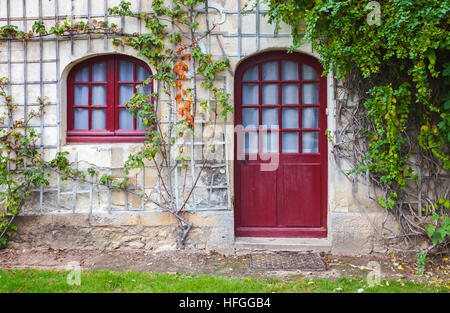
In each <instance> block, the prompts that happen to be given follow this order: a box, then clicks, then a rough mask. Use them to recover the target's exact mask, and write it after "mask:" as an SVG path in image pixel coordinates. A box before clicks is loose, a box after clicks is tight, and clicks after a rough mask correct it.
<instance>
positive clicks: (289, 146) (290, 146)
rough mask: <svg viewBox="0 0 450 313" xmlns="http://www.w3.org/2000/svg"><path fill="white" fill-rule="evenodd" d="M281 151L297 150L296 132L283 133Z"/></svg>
mask: <svg viewBox="0 0 450 313" xmlns="http://www.w3.org/2000/svg"><path fill="white" fill-rule="evenodd" d="M282 138H283V152H288V153H296V152H298V132H288V133H283V137H282Z"/></svg>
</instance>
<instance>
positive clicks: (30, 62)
mask: <svg viewBox="0 0 450 313" xmlns="http://www.w3.org/2000/svg"><path fill="white" fill-rule="evenodd" d="M24 2H25V4H26V6H25V7H23V6H22V1H12V0H0V25H4V24H6V23H8V22H9V23H10V24H14V25H17V26H19V28H20V29H23V28H27V29H30V28H31V25H32V24H33V23H34V20H33V19H32V18H34V19H35V20H37V19H39V18H42V19H43V20H44V22H45V24H46V25H48V26H50V25H52V24H54V23H55V20H56V19H57V20H64V19H65V17H66V16H69V17H70V16H74V17H75V19H78V18H84V19H85V18H88V19H89V18H97V19H99V20H102V19H103V17H104V15H105V7H104V1H88V0H77V1H69V0H59V1H57V0H46V1H34V0H26V1H24ZM119 2H120V0H108V1H106V4H107V6H108V7H111V6H114V5H116V4H118V3H119ZM130 2H132V7H131V9H132V10H133V11H137V10H138V9H139V10H141V11H150V10H151V7H150V4H151V1H140V0H130ZM245 2H246V1H242V0H241V1H238V0H236V1H225V0H217V1H214V2H212V1H209V3H210V4H211V3H214V4H216V5H218V6H217V7H219V8H220V10H216V9H213V8H210V10H209V14H210V19H211V21H219V20H220V19H222V18H223V17H225V22H224V23H222V24H220V25H218V26H217V28H216V29H215V35H214V36H208V38H206V39H205V40H204V45H205V49H207V51H208V52H211V53H212V54H213V56H214V57H217V58H222V57H223V55H224V52H225V55H226V57H228V58H229V59H230V65H231V71H226V72H225V73H224V74H223V77H222V78H221V79H219V80H218V84H219V85H220V86H224V87H225V88H226V90H227V91H228V92H229V93H230V94H231V95H233V81H234V77H233V72H234V71H235V70H236V68H237V66H238V64H239V63H240V62H242V61H243V60H245V58H247V57H249V56H251V55H254V54H256V53H259V52H261V51H266V50H280V49H283V50H285V49H287V48H288V47H289V46H290V43H291V39H290V36H289V28H287V27H283V26H282V27H281V29H280V30H279V31H278V32H275V31H274V26H273V25H270V24H268V23H267V20H266V18H265V17H264V16H263V15H262V13H263V12H264V8H263V7H258V8H257V11H256V12H255V13H257V14H249V15H242V14H240V8H239V4H240V5H241V8H242V7H243V6H244V4H245ZM222 9H223V10H222ZM24 17H25V18H27V20H25V19H24ZM52 17H53V19H52ZM199 18H204V15H202V14H199ZM108 19H109V21H110V22H114V23H117V24H118V25H119V26H120V27H122V26H123V27H124V30H125V31H128V32H134V31H141V32H145V27H144V26H143V25H140V24H139V23H137V22H136V20H134V19H128V18H127V19H126V20H124V19H122V20H121V19H120V18H117V17H108ZM203 26H204V23H203V24H202V27H203ZM221 46H222V47H223V49H224V50H222V48H221ZM298 51H299V52H302V53H306V54H309V55H313V56H315V57H317V54H315V52H314V51H312V48H311V45H310V44H305V45H304V46H302V47H300V48H299V49H298ZM109 53H120V54H126V55H130V56H134V57H137V58H140V57H139V56H137V53H136V51H134V50H133V49H131V48H129V47H125V48H123V49H122V48H119V49H114V48H113V46H112V44H111V42H110V41H108V40H107V39H104V38H103V37H100V38H97V37H92V38H83V39H77V40H58V41H57V40H56V39H54V40H45V41H39V40H37V41H30V42H28V43H25V44H24V43H22V42H19V41H13V42H10V43H8V44H3V45H1V46H0V76H9V77H10V78H11V82H12V83H13V84H12V85H11V93H12V96H13V98H14V99H15V100H16V102H17V103H18V104H19V108H20V109H21V110H22V112H23V110H25V108H28V109H30V108H32V107H33V105H36V104H35V99H36V97H37V96H41V97H44V96H47V97H49V99H50V102H51V104H50V105H49V107H48V108H47V110H46V115H45V117H44V118H43V119H42V120H41V121H40V124H39V125H37V127H38V128H39V129H40V130H41V132H42V144H43V145H44V146H45V150H44V153H45V155H46V156H47V157H51V156H53V155H54V154H55V153H56V152H57V151H68V152H70V157H71V160H72V161H74V162H75V161H77V164H78V166H79V168H80V169H83V168H84V169H87V168H88V167H91V166H96V167H99V168H103V169H105V170H106V171H108V170H109V171H110V173H111V174H112V175H113V176H115V177H123V175H124V173H123V169H121V168H120V167H121V166H122V165H123V161H124V160H125V159H126V157H127V154H128V153H132V152H134V151H137V150H138V149H139V145H138V144H111V143H102V144H74V143H70V144H69V143H66V141H65V137H66V122H65V121H66V119H67V116H66V105H67V101H66V79H67V75H68V73H69V72H70V70H71V69H72V68H73V66H74V65H76V64H77V63H78V62H80V61H82V60H84V59H87V58H89V57H92V56H96V55H102V54H109ZM144 61H145V60H144ZM150 67H151V65H150ZM327 94H328V99H327V100H328V101H327V107H328V129H329V130H330V131H332V132H333V131H335V130H336V128H337V126H336V112H335V99H334V86H333V79H332V77H331V76H328V91H327ZM202 96H207V95H202ZM161 114H162V115H163V116H164V117H167V116H166V115H167V108H166V110H164V109H163V110H162V112H161ZM205 118H206V117H205ZM206 122H207V120H206V121H205V123H199V124H198V126H197V127H198V128H197V129H196V132H195V135H194V137H195V138H191V139H193V140H196V141H199V142H206V141H207V140H206V139H207V138H206V139H205V136H206V137H208V132H207V131H206V132H205V131H204V130H205V125H206ZM219 129H220V131H219V132H218V133H217V134H216V138H213V140H214V141H217V142H221V143H220V144H219V146H218V150H217V151H220V152H219V154H218V155H215V156H214V157H213V159H214V160H216V161H218V162H219V163H220V164H222V165H221V166H219V167H211V168H209V169H207V170H206V171H205V173H204V174H203V175H202V178H201V180H200V183H201V185H203V186H204V187H205V188H203V189H202V188H200V189H198V190H197V189H196V191H195V199H196V200H195V201H194V202H193V205H192V207H191V209H190V210H189V211H190V212H188V213H186V214H187V215H188V216H189V220H191V221H192V222H193V223H194V228H193V230H192V232H191V233H190V235H189V237H188V240H187V246H188V247H190V248H195V249H201V250H217V251H223V252H227V253H228V252H230V251H231V252H232V251H233V248H234V221H233V205H232V204H233V185H232V182H233V162H232V159H233V147H234V142H233V141H234V137H233V117H232V116H230V120H229V121H228V122H227V123H225V122H224V123H222V124H221V125H220V128H219ZM209 139H211V138H209ZM189 140H190V139H189ZM331 149H332V143H330V144H329V151H330V152H331ZM187 150H189V151H190V149H187ZM204 152H205V150H204V145H203V144H201V145H199V146H196V147H195V148H194V149H193V156H200V157H201V156H202V154H203V153H204ZM75 155H76V159H75ZM328 173H329V174H328V175H329V178H328V230H329V234H328V240H329V241H330V242H331V244H332V251H333V252H335V253H368V252H370V251H372V250H378V251H382V250H383V247H382V246H381V245H380V243H379V240H378V237H377V236H378V235H377V232H376V231H375V230H374V227H373V226H372V225H376V226H378V227H379V226H380V225H381V223H382V221H383V219H384V216H385V213H384V212H383V211H381V210H380V209H379V208H378V207H377V205H376V204H375V203H373V202H371V201H369V200H368V199H367V198H368V197H367V191H368V190H367V187H366V186H364V185H362V184H359V183H357V184H356V185H355V184H353V183H352V182H350V181H349V180H348V178H347V177H346V176H345V175H344V174H343V170H341V166H338V165H337V164H336V162H335V160H334V159H333V157H332V154H331V153H330V154H329V162H328ZM129 177H130V179H131V181H132V182H133V184H134V186H135V187H142V189H143V190H144V191H146V192H152V193H153V194H154V195H155V197H156V198H155V199H157V196H158V181H157V175H156V172H155V169H154V168H151V167H146V168H145V169H144V171H142V172H139V171H137V172H133V173H131V174H130V176H129ZM191 178H192V177H191ZM52 184H53V185H52V186H50V187H49V188H48V190H40V191H37V192H36V193H35V195H34V197H33V199H32V201H30V202H29V203H28V204H27V207H26V208H25V210H24V214H23V216H21V217H19V218H18V224H19V230H20V231H19V232H18V233H16V234H14V236H13V238H12V239H13V243H15V244H20V245H21V246H22V245H24V246H32V247H36V246H41V247H52V248H83V249H171V248H173V247H174V244H175V241H174V235H173V228H174V226H175V221H174V220H173V218H171V217H170V215H168V214H167V213H163V212H160V211H158V210H157V208H156V207H154V206H152V205H151V204H150V203H143V202H142V201H141V199H140V198H137V197H134V196H132V195H131V194H128V195H127V194H123V193H108V192H107V191H105V190H96V189H95V188H93V187H92V186H90V185H89V184H84V185H81V184H80V185H77V186H74V185H73V184H72V183H69V182H62V181H61V180H60V179H59V178H58V177H53V179H52ZM208 186H209V187H211V188H210V189H208ZM217 186H223V188H222V189H220V188H218V189H215V188H212V187H217ZM355 189H357V191H356V192H355ZM355 197H356V199H359V200H358V201H355ZM391 228H392V229H396V227H395V226H392V227H391Z"/></svg>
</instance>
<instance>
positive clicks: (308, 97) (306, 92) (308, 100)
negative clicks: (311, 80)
mask: <svg viewBox="0 0 450 313" xmlns="http://www.w3.org/2000/svg"><path fill="white" fill-rule="evenodd" d="M302 102H303V104H318V103H319V85H318V84H303V87H302Z"/></svg>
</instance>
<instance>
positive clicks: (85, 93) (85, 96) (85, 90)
mask: <svg viewBox="0 0 450 313" xmlns="http://www.w3.org/2000/svg"><path fill="white" fill-rule="evenodd" d="M74 104H75V105H89V86H84V85H75V95H74Z"/></svg>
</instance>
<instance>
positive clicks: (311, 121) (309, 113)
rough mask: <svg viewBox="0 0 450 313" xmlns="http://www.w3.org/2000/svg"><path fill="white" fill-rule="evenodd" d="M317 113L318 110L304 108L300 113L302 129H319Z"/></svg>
mask: <svg viewBox="0 0 450 313" xmlns="http://www.w3.org/2000/svg"><path fill="white" fill-rule="evenodd" d="M318 113H319V109H318V108H304V109H303V111H302V127H303V128H319V118H318Z"/></svg>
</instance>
